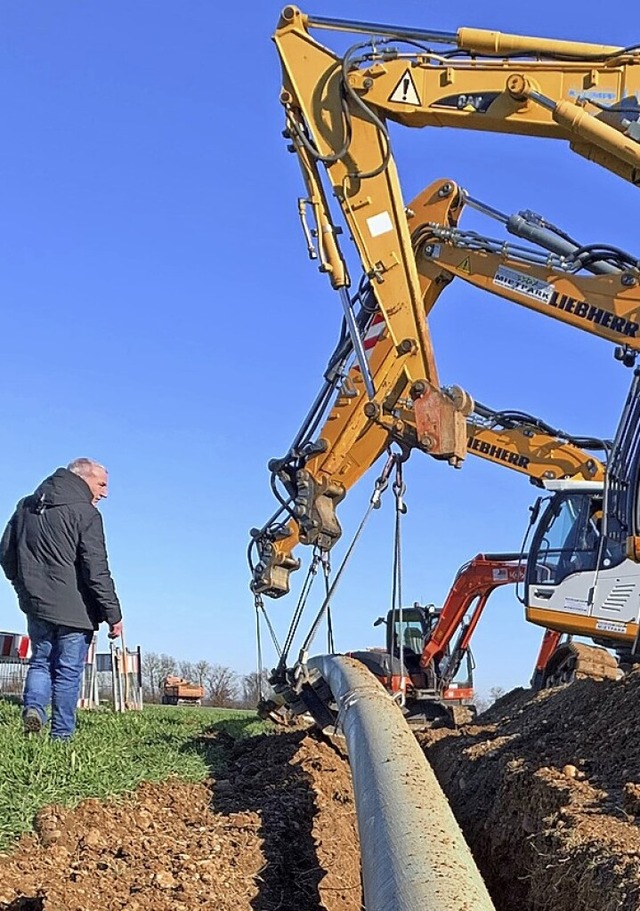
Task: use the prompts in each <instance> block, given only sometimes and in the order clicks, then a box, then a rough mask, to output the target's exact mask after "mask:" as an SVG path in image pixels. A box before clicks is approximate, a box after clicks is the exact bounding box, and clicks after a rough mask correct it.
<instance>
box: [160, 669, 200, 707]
mask: <svg viewBox="0 0 640 911" xmlns="http://www.w3.org/2000/svg"><path fill="white" fill-rule="evenodd" d="M203 699H204V687H203V686H199V685H198V684H195V683H190V682H189V681H188V680H185V679H184V677H173V676H171V675H169V676H168V677H165V678H164V680H163V681H162V704H163V705H202V700H203Z"/></svg>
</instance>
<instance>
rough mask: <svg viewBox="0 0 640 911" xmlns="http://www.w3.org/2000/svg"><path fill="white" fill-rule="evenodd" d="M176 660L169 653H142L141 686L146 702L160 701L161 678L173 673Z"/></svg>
mask: <svg viewBox="0 0 640 911" xmlns="http://www.w3.org/2000/svg"><path fill="white" fill-rule="evenodd" d="M175 670H176V660H175V658H172V657H171V655H165V654H162V655H158V654H156V652H144V653H143V655H142V686H143V690H144V698H145V701H146V702H160V697H161V695H162V694H161V689H162V680H163V678H164V677H166V676H167V674H174V673H175Z"/></svg>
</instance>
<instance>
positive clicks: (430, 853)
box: [308, 655, 494, 911]
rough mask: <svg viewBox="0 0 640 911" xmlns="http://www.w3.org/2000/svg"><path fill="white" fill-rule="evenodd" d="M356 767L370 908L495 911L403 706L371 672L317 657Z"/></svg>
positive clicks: (343, 660)
mask: <svg viewBox="0 0 640 911" xmlns="http://www.w3.org/2000/svg"><path fill="white" fill-rule="evenodd" d="M308 667H309V670H310V671H313V670H315V671H317V672H319V673H320V674H321V675H322V677H323V678H324V680H325V681H326V683H327V684H328V686H329V687H330V689H331V692H332V693H333V697H334V699H335V701H336V704H337V706H338V722H337V724H336V728H338V729H342V732H343V733H344V736H345V739H346V745H347V752H348V754H349V762H350V765H351V774H352V778H353V789H354V795H355V803H356V815H357V821H358V832H359V835H360V851H361V857H362V880H363V888H364V899H365V907H366V909H367V911H494V906H493V903H492V901H491V898H490V897H489V893H488V892H487V889H486V886H485V885H484V882H483V881H482V878H481V876H480V873H479V872H478V869H477V867H476V865H475V862H474V860H473V858H472V856H471V852H470V850H469V848H468V846H467V844H466V842H465V840H464V838H463V836H462V832H461V831H460V828H459V826H458V823H457V822H456V819H455V817H454V815H453V812H452V810H451V807H450V806H449V804H448V802H447V799H446V797H445V796H444V794H443V793H442V790H441V789H440V785H439V784H438V782H437V780H436V777H435V774H434V772H433V770H432V769H431V766H430V765H429V764H428V763H427V760H426V759H425V757H424V755H423V753H422V750H421V749H420V747H419V746H418V743H417V741H416V739H415V737H414V736H413V734H412V733H411V731H410V730H409V728H408V726H407V723H406V721H405V719H404V716H403V714H402V711H401V709H400V708H399V707H398V705H397V704H396V703H395V702H394V700H393V699H392V698H391V697H390V696H389V694H388V693H387V692H386V690H385V689H384V687H383V686H382V685H381V684H380V683H379V682H378V680H376V678H375V677H374V676H373V674H371V673H370V671H368V670H367V668H365V667H364V666H363V665H362V664H361V663H360V662H359V661H356V660H354V659H353V658H347V657H344V656H335V655H334V656H326V655H323V656H319V657H315V658H312V659H311V660H310V661H309V664H308Z"/></svg>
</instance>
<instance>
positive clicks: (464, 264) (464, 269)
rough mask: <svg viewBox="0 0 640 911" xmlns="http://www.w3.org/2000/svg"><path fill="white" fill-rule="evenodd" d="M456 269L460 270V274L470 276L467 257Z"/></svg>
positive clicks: (469, 265)
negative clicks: (464, 273)
mask: <svg viewBox="0 0 640 911" xmlns="http://www.w3.org/2000/svg"><path fill="white" fill-rule="evenodd" d="M458 269H460V271H461V272H466V273H467V274H468V275H471V263H470V262H469V257H468V256H467V257H466V258H465V259H463V260H462V262H461V263H460V265H459V266H458Z"/></svg>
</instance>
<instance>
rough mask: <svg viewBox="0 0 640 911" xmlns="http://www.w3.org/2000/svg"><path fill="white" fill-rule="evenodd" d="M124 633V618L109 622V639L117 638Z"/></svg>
mask: <svg viewBox="0 0 640 911" xmlns="http://www.w3.org/2000/svg"><path fill="white" fill-rule="evenodd" d="M121 635H122V620H119V621H118V623H110V624H109V632H108V636H109V639H117V638H118V636H121Z"/></svg>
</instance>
